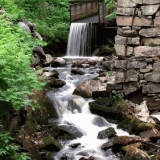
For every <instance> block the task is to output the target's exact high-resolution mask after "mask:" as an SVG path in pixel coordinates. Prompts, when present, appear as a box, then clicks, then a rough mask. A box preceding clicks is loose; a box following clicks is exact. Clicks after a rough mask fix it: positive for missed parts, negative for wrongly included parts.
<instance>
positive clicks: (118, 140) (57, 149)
mask: <svg viewBox="0 0 160 160" xmlns="http://www.w3.org/2000/svg"><path fill="white" fill-rule="evenodd" d="M105 61H106V57H93V58H82V59H79V60H74V59H73V60H71V61H69V62H68V61H67V60H66V59H65V58H60V57H59V58H52V61H50V63H49V64H48V65H47V66H53V67H47V66H46V63H45V61H44V63H45V66H43V67H44V69H43V71H42V72H40V73H39V74H40V75H41V76H44V77H45V78H46V81H47V86H46V93H47V96H45V101H44V108H43V109H42V110H39V111H35V112H33V111H27V112H26V114H25V115H26V120H25V123H24V125H23V127H22V129H21V130H20V131H19V133H17V141H18V142H19V143H21V145H22V151H23V152H27V153H30V154H31V156H32V159H55V160H58V159H59V160H72V159H73V160H76V159H78V160H100V159H102V160H103V159H112V160H118V159H123V160H139V159H143V160H158V159H160V153H159V150H160V121H159V115H160V114H159V101H158V99H157V98H156V99H154V97H147V96H142V94H140V91H139V90H138V91H136V92H135V93H134V94H131V95H127V96H126V95H125V93H124V92H123V90H116V89H115V88H114V89H113V82H114V79H115V78H114V76H115V75H114V73H113V72H110V71H108V70H106V69H105V68H104V64H105ZM53 64H54V65H53ZM68 67H69V68H70V69H69V71H67V72H66V69H67V68H68ZM62 73H63V74H62ZM84 75H85V76H84ZM75 76H76V77H77V76H78V79H79V80H80V81H76V80H75ZM82 77H83V79H81V78H82ZM84 77H86V78H84ZM66 80H68V81H66ZM71 81H72V82H74V86H76V88H74V87H73V86H72V85H71V83H69V82H71ZM110 84H112V87H110V86H111V85H110ZM118 86H119V84H118V83H116V84H115V87H118ZM68 88H72V89H71V92H70V93H68ZM127 89H128V90H129V91H130V90H131V88H129V87H128V88H127ZM127 89H125V90H127ZM60 90H61V91H63V92H61V94H65V95H67V94H68V98H69V97H72V96H75V98H74V101H70V99H68V98H67V99H63V98H62V95H60V96H58V98H57V94H58V93H59V91H60ZM44 95H46V94H44ZM77 96H78V97H77ZM133 96H134V97H133ZM79 97H81V98H79ZM54 98H57V99H56V100H55V99H54ZM61 98H62V99H61ZM83 99H85V100H83ZM86 99H87V106H88V109H87V116H86V117H89V116H90V115H96V116H95V117H94V118H93V119H92V122H91V123H92V124H94V126H96V127H98V128H99V130H98V131H97V130H96V129H93V130H92V128H89V127H88V126H87V127H86V128H88V129H89V130H92V131H91V134H90V135H95V137H96V140H92V143H91V144H92V145H94V144H96V143H97V139H98V142H99V140H100V141H101V143H98V150H97V148H96V149H95V150H94V149H88V148H87V147H86V146H85V145H84V141H85V143H88V141H90V140H89V139H84V141H83V143H81V141H78V140H79V139H80V138H82V137H84V135H86V133H84V131H83V130H81V128H79V127H78V126H76V125H73V124H75V123H76V122H75V121H76V118H77V117H78V115H79V114H80V113H82V112H83V108H82V106H85V104H86ZM57 100H60V103H59V102H57ZM55 102H56V103H55ZM57 103H58V109H57ZM70 106H74V108H72V107H70ZM84 108H85V109H86V108H87V107H86V106H85V107H84ZM88 111H89V112H90V113H89V114H88ZM66 112H67V114H66ZM77 113H78V114H77ZM85 113H86V112H85ZM75 115H76V116H75ZM72 116H73V119H70V118H71V117H72ZM74 116H75V117H74ZM63 118H65V120H64V119H63ZM48 119H49V123H48ZM79 119H80V121H83V122H84V124H83V125H84V127H85V122H86V123H87V121H86V119H85V118H84V117H80V118H79ZM82 127H83V126H82ZM86 132H88V131H86ZM124 133H125V134H124ZM77 139H78V140H77ZM66 146H67V147H66ZM96 147H97V146H96Z"/></svg>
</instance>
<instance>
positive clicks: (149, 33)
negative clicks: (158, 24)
mask: <svg viewBox="0 0 160 160" xmlns="http://www.w3.org/2000/svg"><path fill="white" fill-rule="evenodd" d="M139 34H140V35H141V36H143V37H158V36H160V29H159V28H147V29H141V30H140V31H139Z"/></svg>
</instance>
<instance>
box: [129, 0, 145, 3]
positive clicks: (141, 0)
mask: <svg viewBox="0 0 160 160" xmlns="http://www.w3.org/2000/svg"><path fill="white" fill-rule="evenodd" d="M130 2H132V3H135V4H143V0H130Z"/></svg>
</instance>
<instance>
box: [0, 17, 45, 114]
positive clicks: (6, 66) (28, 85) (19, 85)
mask: <svg viewBox="0 0 160 160" xmlns="http://www.w3.org/2000/svg"><path fill="white" fill-rule="evenodd" d="M0 24H1V25H0V51H1V52H0V73H1V74H0V102H7V103H9V104H11V106H12V107H13V108H14V109H16V110H18V109H20V108H21V107H22V106H23V105H25V104H28V101H27V99H26V98H25V96H26V95H28V94H31V93H32V92H31V91H32V89H41V88H42V87H43V86H44V83H42V82H40V81H39V78H38V76H37V74H36V73H35V71H33V69H31V68H30V63H31V62H30V60H31V55H32V49H33V48H34V47H35V46H36V45H38V44H42V42H40V41H39V40H37V39H33V38H32V37H31V36H30V35H29V34H27V33H26V32H25V31H24V30H23V29H22V28H20V27H19V26H18V25H15V24H13V23H12V22H10V21H8V20H7V19H6V16H5V15H0ZM1 107H3V106H2V105H1V104H0V109H1ZM3 114H4V113H3V112H1V115H3Z"/></svg>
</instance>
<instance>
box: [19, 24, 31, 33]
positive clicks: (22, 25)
mask: <svg viewBox="0 0 160 160" xmlns="http://www.w3.org/2000/svg"><path fill="white" fill-rule="evenodd" d="M18 25H19V26H20V27H22V28H23V29H24V30H25V31H26V32H28V33H31V30H30V28H29V26H28V25H27V24H26V23H24V22H18Z"/></svg>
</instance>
